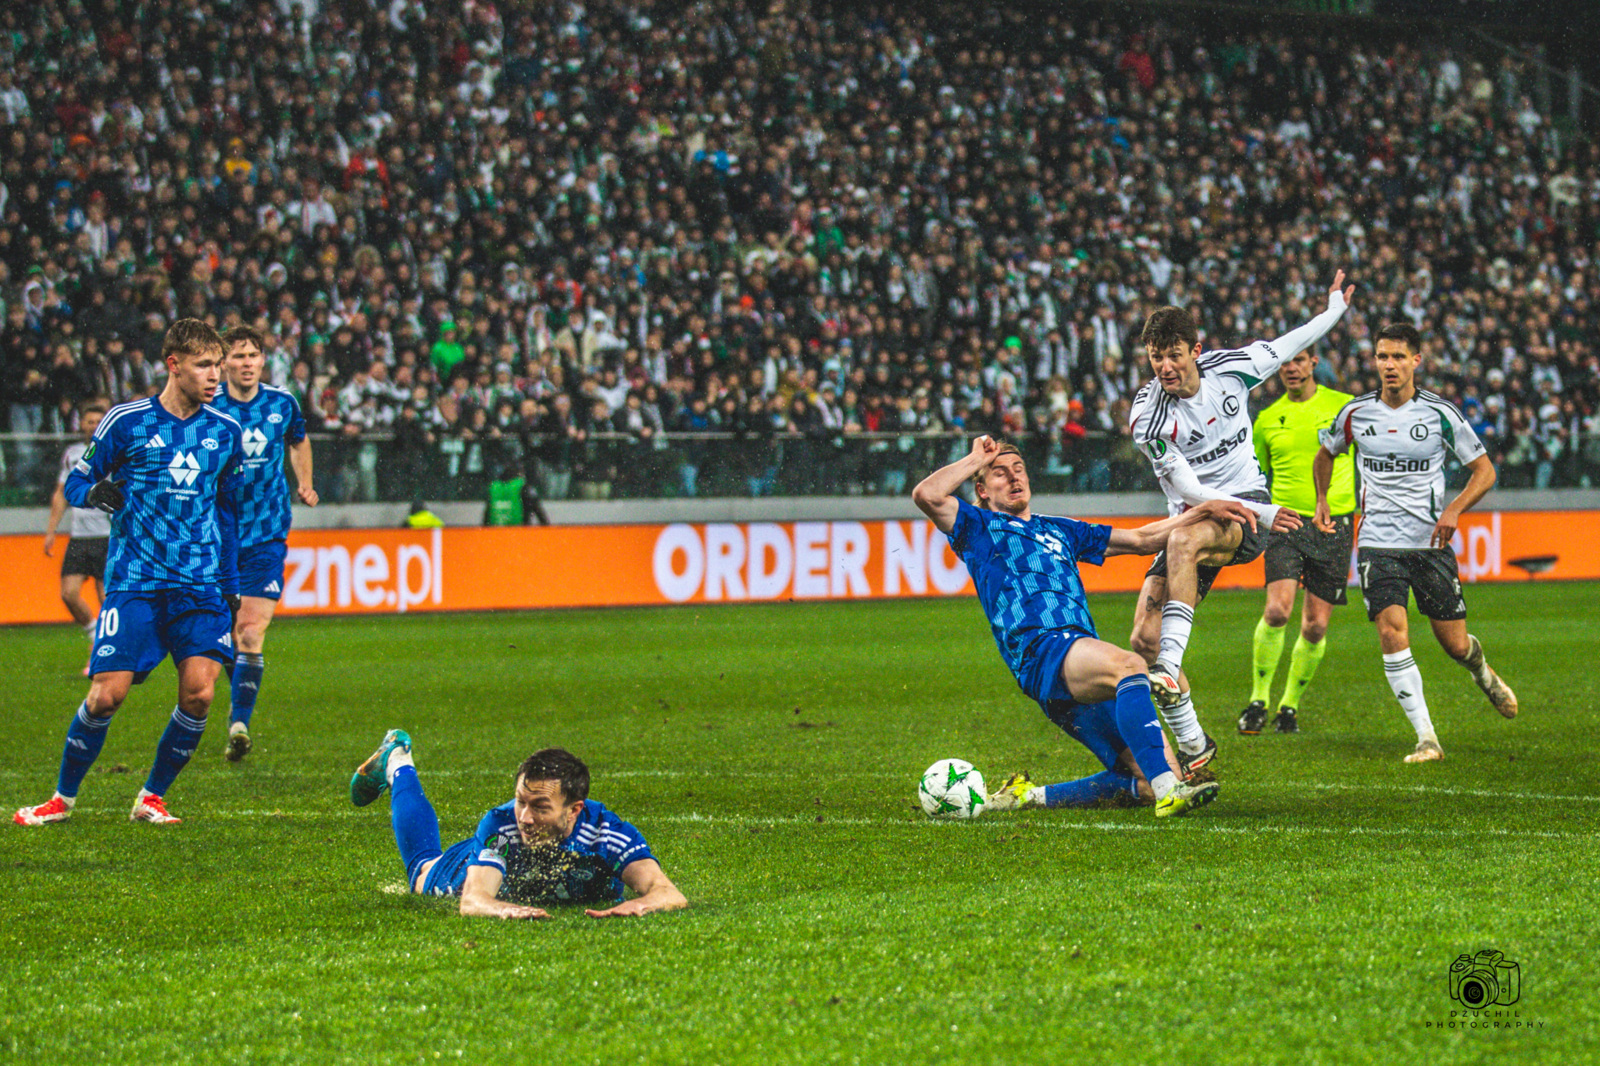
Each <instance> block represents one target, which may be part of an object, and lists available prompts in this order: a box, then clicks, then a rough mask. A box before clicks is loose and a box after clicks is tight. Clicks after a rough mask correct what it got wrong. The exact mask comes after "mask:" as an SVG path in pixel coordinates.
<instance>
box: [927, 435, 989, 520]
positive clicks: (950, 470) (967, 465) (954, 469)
mask: <svg viewBox="0 0 1600 1066" xmlns="http://www.w3.org/2000/svg"><path fill="white" fill-rule="evenodd" d="M999 452H1000V445H999V444H997V443H996V442H995V440H994V438H993V437H990V436H988V435H987V434H985V435H984V436H981V437H978V438H977V439H976V440H974V441H973V442H972V451H971V452H969V453H968V454H967V456H966V457H965V458H963V459H958V460H956V461H955V462H953V463H951V464H950V465H949V466H942V467H940V468H939V469H938V470H935V471H934V472H933V473H931V474H929V475H928V476H927V477H925V478H923V479H922V480H921V481H920V482H919V483H918V484H917V487H916V488H914V489H912V490H911V499H912V501H913V502H915V503H916V505H917V506H918V507H919V508H921V509H922V513H923V514H925V515H927V516H928V517H929V518H931V519H933V524H934V525H935V526H938V527H939V532H941V533H949V532H950V531H951V530H952V529H954V528H955V527H956V515H957V514H958V513H959V512H960V510H961V504H960V503H959V502H958V501H959V498H958V497H957V496H956V494H955V493H956V490H957V489H959V488H960V487H961V486H962V484H963V483H965V482H967V481H970V480H972V475H974V474H976V473H977V472H978V471H979V470H982V469H983V468H984V466H985V465H986V464H988V463H989V461H990V460H992V459H993V458H994V457H995V456H996V455H998V454H999Z"/></svg>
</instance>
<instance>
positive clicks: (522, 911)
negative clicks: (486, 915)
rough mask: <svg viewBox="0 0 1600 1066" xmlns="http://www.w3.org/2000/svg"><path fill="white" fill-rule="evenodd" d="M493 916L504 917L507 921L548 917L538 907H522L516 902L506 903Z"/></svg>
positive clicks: (546, 913) (545, 912) (547, 914)
mask: <svg viewBox="0 0 1600 1066" xmlns="http://www.w3.org/2000/svg"><path fill="white" fill-rule="evenodd" d="M495 916H496V917H497V918H504V919H506V920H508V921H511V920H518V921H520V920H526V919H536V918H548V917H550V915H549V913H548V912H547V911H544V910H541V909H540V908H538V907H524V906H522V905H520V904H517V903H507V904H506V905H505V906H504V907H502V908H501V909H500V911H499V912H498V913H497V914H496V915H495Z"/></svg>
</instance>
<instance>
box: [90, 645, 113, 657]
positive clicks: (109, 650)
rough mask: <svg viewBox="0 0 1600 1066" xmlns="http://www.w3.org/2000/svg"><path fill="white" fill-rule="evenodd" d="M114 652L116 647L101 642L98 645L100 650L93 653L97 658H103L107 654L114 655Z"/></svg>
mask: <svg viewBox="0 0 1600 1066" xmlns="http://www.w3.org/2000/svg"><path fill="white" fill-rule="evenodd" d="M116 653H117V649H116V648H115V647H114V646H113V645H110V644H102V645H100V650H99V651H97V652H95V653H94V654H95V657H96V658H97V659H104V658H105V657H106V656H107V655H115V654H116Z"/></svg>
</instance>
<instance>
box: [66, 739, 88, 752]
mask: <svg viewBox="0 0 1600 1066" xmlns="http://www.w3.org/2000/svg"><path fill="white" fill-rule="evenodd" d="M67 747H69V748H77V749H78V750H79V751H88V750H89V745H87V744H85V743H84V742H83V741H81V740H79V739H78V738H77V737H68V738H67Z"/></svg>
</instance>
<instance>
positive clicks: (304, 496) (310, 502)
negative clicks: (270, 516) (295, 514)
mask: <svg viewBox="0 0 1600 1066" xmlns="http://www.w3.org/2000/svg"><path fill="white" fill-rule="evenodd" d="M294 491H295V494H296V495H298V496H299V497H300V502H301V503H303V504H305V505H306V506H307V507H315V506H316V505H317V490H316V489H314V488H312V487H311V486H310V485H300V486H297V487H296V488H295V490H294Z"/></svg>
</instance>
